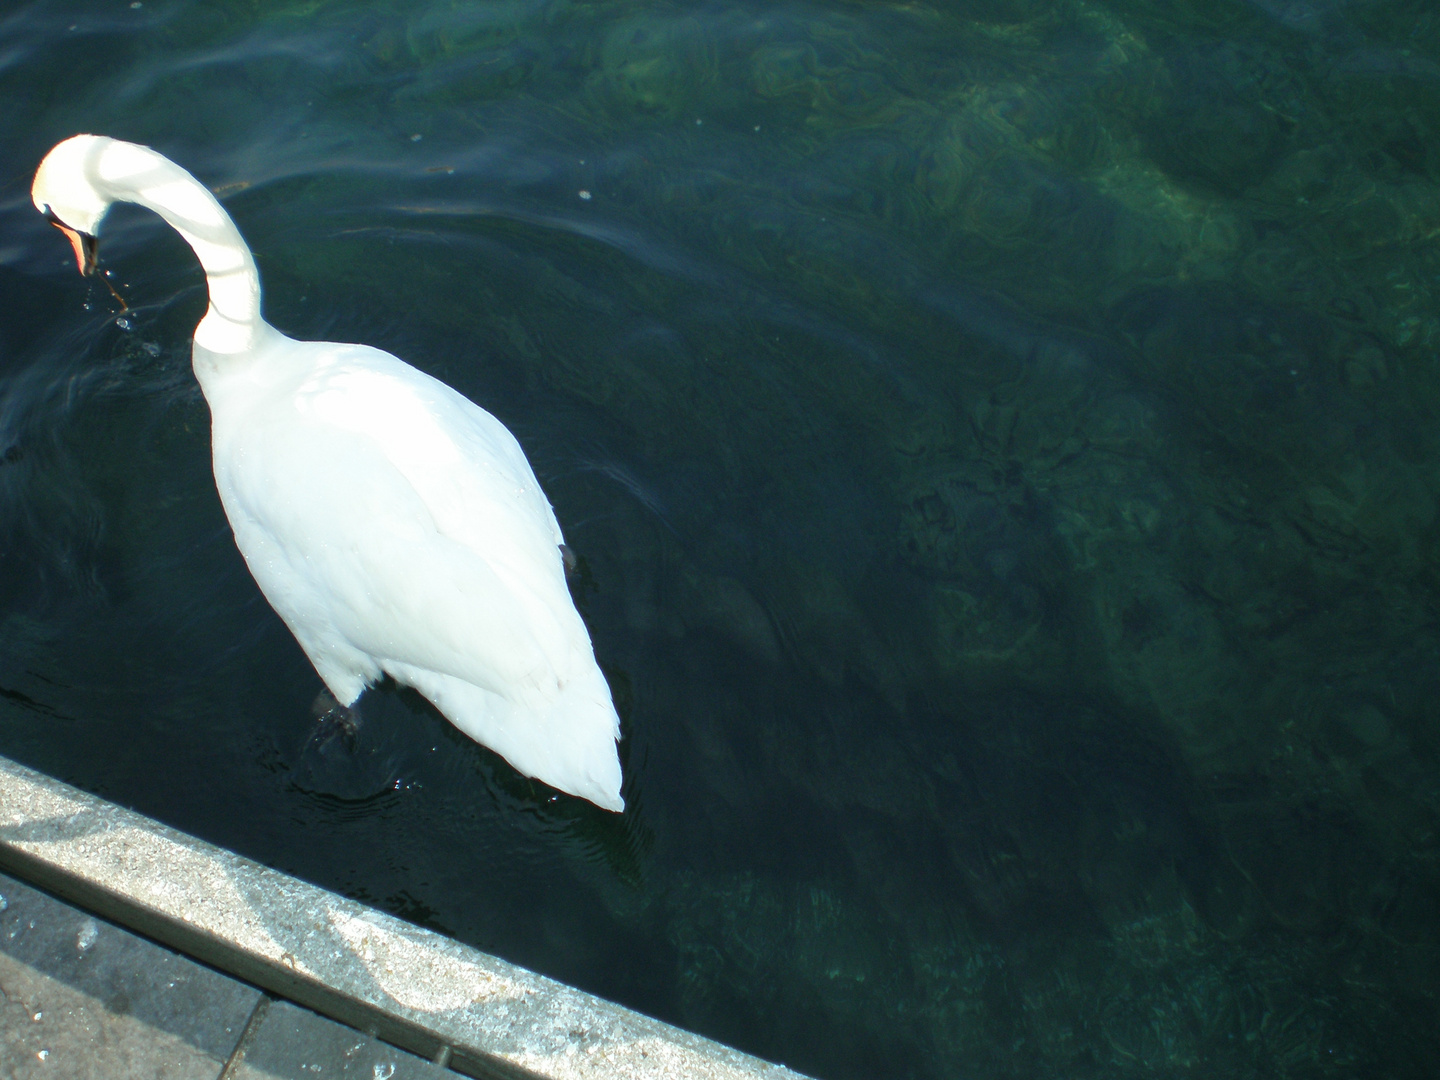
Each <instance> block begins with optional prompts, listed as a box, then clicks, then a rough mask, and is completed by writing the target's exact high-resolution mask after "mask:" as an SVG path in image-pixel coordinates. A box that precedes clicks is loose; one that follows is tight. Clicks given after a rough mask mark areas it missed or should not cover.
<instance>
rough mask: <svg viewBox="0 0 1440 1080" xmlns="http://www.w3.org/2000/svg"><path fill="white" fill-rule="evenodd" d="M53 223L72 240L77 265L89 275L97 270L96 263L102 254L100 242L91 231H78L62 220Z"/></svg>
mask: <svg viewBox="0 0 1440 1080" xmlns="http://www.w3.org/2000/svg"><path fill="white" fill-rule="evenodd" d="M52 224H53V225H54V226H55V227H56V228H57V229H59V230H60V231H61V232H63V233H64V234H65V239H66V240H69V241H70V246H71V247H72V248H74V249H75V266H76V268H77V269H78V270H79V271H80V273H82V274H84V275H85V276H86V277H89V276H90V275H91V274H93V273H94V272H95V263H96V260H97V259H98V258H99V254H100V242H99V241H98V240H96V239H95V237H93V236H91V235H90V234H89V233H82V232H77V231H75V230H74V229H72V228H70V226H69V225H61V224H60V222H58V221H56V222H52Z"/></svg>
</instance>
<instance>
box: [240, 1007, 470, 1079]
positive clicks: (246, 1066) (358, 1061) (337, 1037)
mask: <svg viewBox="0 0 1440 1080" xmlns="http://www.w3.org/2000/svg"><path fill="white" fill-rule="evenodd" d="M454 1076H455V1074H454V1073H453V1072H451V1071H449V1070H448V1069H442V1068H440V1067H439V1066H438V1065H432V1064H431V1063H430V1062H428V1061H426V1060H425V1059H424V1058H418V1057H416V1056H415V1055H414V1054H407V1053H406V1052H405V1051H404V1050H397V1049H396V1048H395V1047H393V1046H390V1045H388V1044H386V1043H383V1042H381V1041H380V1040H379V1039H376V1038H373V1037H371V1036H369V1035H365V1034H363V1033H361V1032H358V1031H356V1030H355V1029H354V1028H349V1027H345V1026H344V1025H343V1024H337V1023H335V1021H333V1020H327V1019H326V1018H325V1017H323V1016H320V1015H318V1014H316V1013H313V1012H311V1011H310V1010H309V1009H302V1008H300V1006H298V1005H292V1004H291V1003H290V1002H288V1001H276V1002H274V1003H273V1004H271V1005H270V1007H269V1008H268V1009H267V1010H266V1012H265V1015H264V1016H263V1017H262V1018H261V1019H260V1020H259V1022H258V1023H257V1025H256V1028H255V1030H254V1031H253V1032H252V1034H251V1038H250V1040H249V1041H248V1042H247V1043H246V1046H245V1053H244V1060H243V1062H237V1063H236V1065H235V1066H233V1067H232V1070H231V1074H230V1076H229V1077H226V1080H327V1078H330V1077H342V1078H343V1080H445V1078H446V1077H450V1078H452V1080H453V1078H454Z"/></svg>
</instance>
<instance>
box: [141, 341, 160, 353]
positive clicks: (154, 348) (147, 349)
mask: <svg viewBox="0 0 1440 1080" xmlns="http://www.w3.org/2000/svg"><path fill="white" fill-rule="evenodd" d="M140 351H141V352H143V353H144V354H145V355H146V356H159V355H160V346H159V345H156V344H155V342H153V341H147V342H145V344H144V345H141V346H140Z"/></svg>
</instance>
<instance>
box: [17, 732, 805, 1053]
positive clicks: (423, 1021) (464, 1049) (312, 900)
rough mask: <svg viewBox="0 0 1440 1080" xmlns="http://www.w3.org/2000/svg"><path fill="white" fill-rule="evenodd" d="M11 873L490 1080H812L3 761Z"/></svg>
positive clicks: (343, 1020)
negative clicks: (618, 1079)
mask: <svg viewBox="0 0 1440 1080" xmlns="http://www.w3.org/2000/svg"><path fill="white" fill-rule="evenodd" d="M0 867H4V868H6V869H8V870H10V871H11V872H12V873H14V874H16V875H17V876H19V877H21V878H25V879H28V880H30V881H32V882H34V883H35V884H37V885H39V886H41V887H42V888H45V889H49V890H50V891H52V892H54V893H56V894H57V895H60V896H62V897H65V898H66V899H68V900H70V901H72V902H73V903H76V904H79V905H80V906H82V907H86V908H89V909H90V910H92V911H95V912H96V913H97V914H100V915H103V916H104V917H106V918H108V919H111V920H113V921H115V922H118V923H123V924H124V925H126V926H129V927H131V928H132V929H134V930H137V931H139V932H140V933H142V934H145V935H147V936H149V937H151V938H154V939H155V940H157V941H160V942H162V943H164V944H166V945H169V946H170V947H172V948H174V949H177V950H179V951H181V952H184V953H188V954H189V955H191V956H193V957H195V958H197V959H199V960H202V961H204V962H205V963H208V964H210V965H212V966H213V967H216V968H219V969H220V970H221V971H225V972H228V973H230V974H231V975H234V976H235V977H237V978H240V979H243V980H245V981H246V982H249V983H252V984H253V985H255V986H259V987H262V988H264V989H265V990H268V991H270V992H271V993H272V994H275V995H276V996H278V997H284V998H288V999H290V1000H291V1001H295V1002H297V1003H299V1004H301V1005H304V1006H306V1007H307V1008H310V1009H313V1010H314V1011H315V1012H318V1013H321V1014H322V1015H325V1016H329V1017H331V1018H332V1019H335V1020H338V1021H340V1022H341V1023H344V1024H348V1025H349V1026H351V1027H353V1028H357V1029H358V1030H361V1031H373V1032H374V1033H375V1034H376V1035H377V1036H378V1037H379V1038H381V1039H384V1040H385V1041H386V1042H389V1043H392V1044H393V1045H395V1046H399V1047H401V1048H402V1049H405V1050H409V1051H410V1052H411V1053H414V1054H417V1055H419V1056H421V1057H425V1058H429V1059H430V1060H432V1061H433V1060H436V1059H437V1058H439V1057H440V1056H441V1055H442V1054H443V1053H444V1052H445V1051H446V1050H448V1051H449V1054H450V1059H449V1062H448V1065H449V1067H450V1068H451V1069H453V1070H455V1071H456V1072H461V1073H465V1074H467V1075H470V1076H475V1077H482V1078H486V1080H550V1078H553V1080H613V1078H617V1077H624V1078H626V1080H681V1078H684V1080H804V1078H803V1077H801V1076H800V1074H798V1073H795V1072H792V1071H791V1070H789V1069H786V1068H784V1067H783V1066H780V1065H772V1064H770V1063H768V1062H765V1061H761V1060H760V1059H759V1058H755V1057H751V1056H750V1055H748V1054H743V1053H741V1052H740V1051H738V1050H734V1049H732V1048H730V1047H727V1046H723V1045H721V1044H720V1043H717V1042H713V1041H711V1040H709V1039H706V1038H703V1037H701V1036H699V1035H695V1034H693V1033H692V1032H688V1031H684V1030H682V1029H680V1028H676V1027H673V1026H671V1025H669V1024H665V1023H661V1022H660V1021H658V1020H654V1019H651V1018H650V1017H647V1016H643V1015H641V1014H639V1013H636V1012H633V1011H632V1010H630V1009H626V1008H624V1007H622V1006H619V1005H616V1004H614V1003H612V1002H608V1001H605V1000H603V999H601V998H597V997H595V996H593V995H591V994H587V993H584V992H583V991H580V990H577V989H575V988H574V987H570V986H566V985H565V984H563V983H559V982H556V981H555V980H553V979H548V978H546V977H544V976H543V975H538V974H536V973H535V972H532V971H528V970H526V969H525V968H521V967H518V966H516V965H514V964H508V963H506V962H505V961H503V960H500V959H498V958H497V957H494V956H490V955H489V954H487V953H482V952H480V951H479V950H477V949H472V948H470V947H468V946H466V945H462V944H460V943H459V942H456V941H452V940H450V939H449V938H445V937H443V936H441V935H439V934H436V933H433V932H431V931H428V930H423V929H421V928H419V927H416V926H411V925H410V924H408V923H405V922H402V921H401V920H399V919H397V918H395V917H393V916H391V915H388V914H386V913H384V912H380V911H376V910H374V909H372V908H367V907H365V906H363V905H361V904H359V903H357V902H355V901H353V900H349V899H347V898H345V897H342V896H337V895H336V894H334V893H331V892H327V891H325V890H324V889H320V888H318V887H316V886H314V885H310V884H307V883H306V882H303V881H300V880H298V879H296V878H293V877H290V876H288V875H286V874H282V873H280V872H279V871H277V870H272V869H270V868H268V867H265V866H261V865H260V864H259V863H256V862H253V861H251V860H249V859H245V858H242V857H241V856H239V855H236V854H235V853H233V852H230V851H225V850H224V849H222V848H217V847H215V846H214V845H212V844H207V843H205V842H204V841H202V840H197V839H196V838H194V837H192V836H187V835H186V834H184V833H182V832H179V831H178V830H176V829H172V828H169V827H168V826H165V825H162V824H160V823H159V822H156V821H152V820H151V819H149V818H146V817H144V816H142V815H140V814H136V813H134V812H133V811H129V810H126V809H124V808H123V807H119V806H115V805H114V804H112V803H108V802H106V801H105V800H103V799H100V798H97V797H95V796H93V795H89V794H86V793H85V792H82V791H79V790H78V789H76V788H73V787H70V786H69V785H68V784H64V783H61V782H60V781H58V780H54V779H51V778H50V777H47V776H44V775H42V774H41V773H38V772H35V771H34V770H32V769H28V768H25V767H24V766H22V765H18V764H16V763H15V762H12V761H9V760H8V759H6V758H0Z"/></svg>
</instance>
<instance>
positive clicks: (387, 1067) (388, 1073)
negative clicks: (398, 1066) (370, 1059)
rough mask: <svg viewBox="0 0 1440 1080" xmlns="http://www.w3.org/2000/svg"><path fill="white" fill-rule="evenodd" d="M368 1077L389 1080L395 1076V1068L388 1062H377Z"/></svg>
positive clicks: (376, 1079)
mask: <svg viewBox="0 0 1440 1080" xmlns="http://www.w3.org/2000/svg"><path fill="white" fill-rule="evenodd" d="M370 1075H371V1076H373V1077H374V1078H375V1080H390V1078H391V1077H392V1076H394V1075H395V1066H394V1065H393V1064H391V1063H390V1062H388V1061H381V1062H377V1063H376V1065H375V1068H374V1069H372V1070H371V1072H370Z"/></svg>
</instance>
